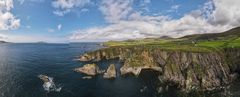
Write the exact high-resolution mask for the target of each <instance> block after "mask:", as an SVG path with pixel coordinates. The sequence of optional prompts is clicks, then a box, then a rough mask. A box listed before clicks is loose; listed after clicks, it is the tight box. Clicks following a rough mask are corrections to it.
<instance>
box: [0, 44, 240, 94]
mask: <svg viewBox="0 0 240 97" xmlns="http://www.w3.org/2000/svg"><path fill="white" fill-rule="evenodd" d="M100 48H103V47H102V46H101V45H98V43H71V44H48V43H7V44H0V97H178V94H177V93H175V92H174V91H171V90H170V91H169V92H166V93H164V94H159V93H158V89H157V86H158V84H159V83H158V77H157V76H158V73H156V72H152V71H145V72H144V73H141V74H140V76H139V77H135V76H120V73H119V68H120V67H121V66H122V62H120V61H119V60H117V59H116V60H102V61H100V62H97V63H96V64H98V66H99V67H100V68H101V69H105V70H106V69H107V67H108V66H109V65H110V64H112V63H113V64H116V67H117V70H118V71H117V78H116V79H114V80H107V79H103V77H102V75H98V76H95V77H93V78H92V79H82V77H84V76H85V75H84V74H81V73H77V72H74V71H73V69H74V68H77V67H81V66H83V65H85V64H87V63H91V62H79V61H77V60H75V59H76V58H77V57H78V56H80V55H81V54H84V53H86V52H89V51H93V50H96V49H100ZM40 74H43V75H47V76H49V77H52V78H53V81H54V83H55V85H56V86H57V87H60V88H61V90H60V91H51V92H48V91H46V90H45V89H44V88H43V82H42V81H41V80H40V79H39V78H38V76H39V75H40ZM237 84H239V83H237ZM239 87H240V85H238V86H233V88H231V93H232V94H231V95H233V97H239V93H240V92H239V89H238V88H239ZM173 90H174V89H173ZM221 93H222V92H221ZM221 93H215V94H211V95H210V96H209V95H208V97H220V96H219V95H221ZM193 95H195V96H196V94H193ZM198 96H199V95H198ZM205 96H206V95H205ZM205 96H202V97H205ZM191 97H194V96H191ZM196 97H197V96H196Z"/></svg>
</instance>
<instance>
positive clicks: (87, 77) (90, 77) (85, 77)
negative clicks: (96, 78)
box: [82, 76, 92, 79]
mask: <svg viewBox="0 0 240 97" xmlns="http://www.w3.org/2000/svg"><path fill="white" fill-rule="evenodd" d="M82 79H92V76H84V77H82Z"/></svg>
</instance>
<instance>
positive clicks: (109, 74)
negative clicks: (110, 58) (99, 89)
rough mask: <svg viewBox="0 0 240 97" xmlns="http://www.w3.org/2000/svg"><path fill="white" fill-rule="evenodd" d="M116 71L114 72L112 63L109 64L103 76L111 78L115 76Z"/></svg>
mask: <svg viewBox="0 0 240 97" xmlns="http://www.w3.org/2000/svg"><path fill="white" fill-rule="evenodd" d="M116 75H117V72H116V68H115V65H114V64H111V65H110V66H109V67H108V69H107V72H105V73H104V75H103V78H106V79H111V78H116Z"/></svg>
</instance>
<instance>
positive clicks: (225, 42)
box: [104, 28, 240, 52]
mask: <svg viewBox="0 0 240 97" xmlns="http://www.w3.org/2000/svg"><path fill="white" fill-rule="evenodd" d="M239 34H240V28H235V29H231V30H229V31H226V32H223V33H218V34H216V33H214V34H202V35H190V36H185V37H183V38H171V39H160V38H159V39H138V40H126V41H108V42H106V43H104V45H105V46H109V47H116V46H122V47H130V46H144V47H146V48H161V49H166V50H183V51H196V52H208V51H214V50H221V49H224V48H240V36H239ZM209 36H212V37H213V38H211V37H209ZM223 36H224V37H223Z"/></svg>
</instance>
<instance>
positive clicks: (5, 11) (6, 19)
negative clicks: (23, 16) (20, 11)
mask: <svg viewBox="0 0 240 97" xmlns="http://www.w3.org/2000/svg"><path fill="white" fill-rule="evenodd" d="M12 8H13V0H0V30H10V29H16V28H18V27H19V26H20V19H17V18H16V17H15V16H14V15H13V14H12V13H11V9H12Z"/></svg>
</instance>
